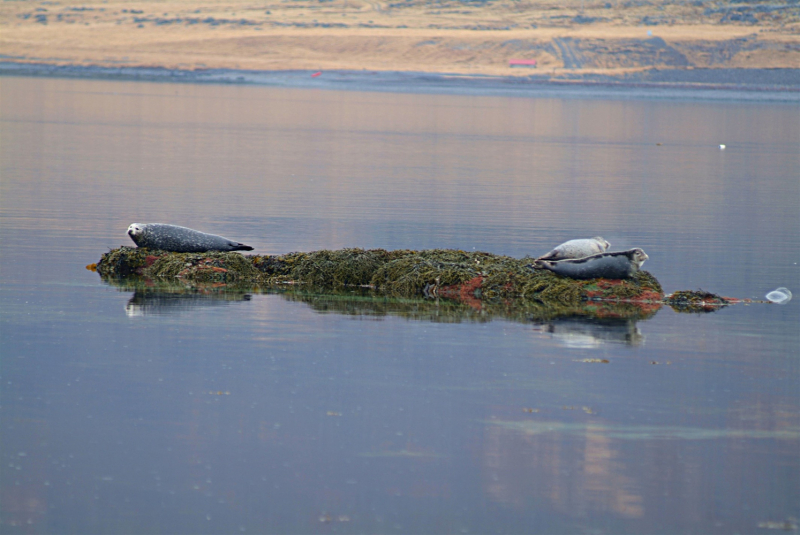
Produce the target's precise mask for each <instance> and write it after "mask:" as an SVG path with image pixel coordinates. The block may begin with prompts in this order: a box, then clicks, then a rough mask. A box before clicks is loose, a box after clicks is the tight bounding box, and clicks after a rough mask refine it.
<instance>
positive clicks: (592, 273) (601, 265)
mask: <svg viewBox="0 0 800 535" xmlns="http://www.w3.org/2000/svg"><path fill="white" fill-rule="evenodd" d="M648 258H650V257H649V256H647V253H645V252H644V251H643V250H641V249H638V248H637V249H630V250H629V251H620V252H616V253H601V254H596V255H592V256H587V257H586V258H579V259H577V260H560V261H557V262H553V261H550V260H537V261H536V262H534V268H536V269H547V270H550V271H552V272H553V273H556V274H557V275H563V276H564V277H569V278H571V279H582V280H585V279H629V278H631V277H633V275H634V274H636V272H637V271H639V268H640V267H642V264H644V261H645V260H647V259H648Z"/></svg>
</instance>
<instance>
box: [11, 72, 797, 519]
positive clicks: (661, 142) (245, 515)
mask: <svg viewBox="0 0 800 535" xmlns="http://www.w3.org/2000/svg"><path fill="white" fill-rule="evenodd" d="M0 88H1V89H2V91H0V178H1V179H2V182H0V218H2V219H0V244H1V246H2V255H0V270H2V271H1V274H2V278H1V279H0V343H1V344H2V345H0V350H1V351H2V361H0V365H1V368H0V385H2V387H1V390H0V399H1V400H2V408H1V409H0V461H2V463H0V503H1V504H2V505H1V507H2V512H1V515H0V522H2V524H0V525H1V526H2V529H0V531H2V532H3V533H241V532H244V533H316V532H324V533H327V532H337V533H350V532H354V533H379V532H380V533H385V532H388V533H522V532H546V533H581V532H589V533H675V532H687V533H755V532H761V531H763V530H764V529H766V528H767V527H769V526H776V525H788V526H790V527H791V525H793V524H796V523H797V520H796V519H797V518H798V517H800V507H799V506H798V504H799V503H800V453H798V452H799V451H800V391H799V390H798V388H797V384H798V379H800V373H799V372H800V366H799V361H798V359H799V358H800V352H799V351H798V347H800V334H798V329H797V326H798V324H800V312H798V310H800V309H799V308H798V306H797V301H796V300H795V301H790V302H789V303H788V304H786V305H783V306H778V305H750V306H744V305H739V306H735V307H729V308H726V309H723V310H720V311H718V312H715V313H712V314H705V315H689V314H677V313H675V312H673V311H672V310H670V309H662V310H660V311H659V312H658V313H657V314H655V315H654V316H653V317H651V318H649V319H646V320H643V321H638V322H623V323H620V322H616V323H613V322H612V323H603V322H586V321H580V320H575V319H570V318H562V319H559V320H556V321H551V322H544V323H542V322H534V321H529V320H526V318H525V316H524V315H522V316H516V317H512V316H508V315H503V314H494V313H492V311H491V310H483V311H481V310H475V309H470V308H469V307H466V308H464V307H460V308H459V307H454V306H452V305H451V304H448V303H445V302H441V303H438V304H437V303H435V302H414V301H411V302H408V301H403V302H397V301H391V300H381V299H377V300H376V299H370V298H367V297H362V296H359V295H353V296H350V297H347V296H338V297H336V296H333V297H330V296H328V297H326V296H317V295H313V294H304V293H302V292H300V293H298V292H278V293H264V292H258V291H253V292H247V293H228V294H225V293H224V292H212V293H210V294H186V293H182V294H181V293H174V292H173V293H165V292H163V291H160V290H158V288H155V289H152V288H151V289H150V290H149V291H148V290H147V289H146V288H140V289H138V290H136V291H134V289H132V288H128V287H125V286H122V287H118V286H114V285H109V284H106V283H103V282H102V281H101V280H100V279H99V277H98V276H97V275H96V274H94V273H91V272H89V271H87V270H85V269H84V266H85V265H86V264H89V263H91V262H96V261H97V260H98V259H99V256H100V255H101V254H102V253H103V252H105V251H107V250H108V249H109V248H112V247H117V246H119V245H123V244H125V245H130V243H129V240H128V238H127V237H126V236H125V229H126V228H127V226H128V225H129V224H130V223H131V222H134V221H138V222H155V221H160V222H170V223H175V224H181V225H185V226H189V227H193V228H198V229H202V230H205V231H208V232H213V233H217V234H222V235H225V236H228V237H231V238H235V239H236V240H239V241H242V242H244V243H248V244H250V245H252V246H254V247H255V248H256V252H258V253H262V254H264V253H286V252H290V251H309V250H317V249H322V248H329V249H334V248H341V247H363V248H373V247H381V248H386V249H397V248H411V249H423V248H433V247H442V248H460V249H467V250H472V249H473V248H474V249H476V250H485V251H489V252H493V253H498V254H507V255H512V256H517V257H522V256H525V255H534V256H535V255H537V254H542V253H544V252H546V251H547V250H549V249H550V248H552V246H554V245H556V244H558V243H560V242H562V241H564V240H566V239H570V238H574V237H590V236H594V235H602V236H603V237H605V238H606V239H608V240H609V241H610V242H611V243H612V249H613V250H622V249H626V248H629V247H634V246H636V247H642V248H643V249H644V250H645V251H647V253H648V255H649V256H650V260H648V262H647V264H645V268H646V269H648V270H649V271H650V272H651V273H653V274H654V275H655V276H656V277H657V278H658V279H659V280H660V281H661V283H662V285H663V286H664V288H665V290H666V291H668V292H669V291H674V290H680V289H696V288H702V289H704V290H709V291H713V292H716V293H719V294H723V295H729V296H734V297H750V298H762V297H763V296H764V295H765V294H766V293H767V292H769V291H770V290H773V289H775V288H777V287H779V286H785V287H787V288H789V289H790V290H793V291H794V292H795V295H797V294H798V291H800V290H799V289H800V284H798V283H800V274H799V272H798V262H800V239H798V235H799V231H800V180H798V169H800V150H798V149H799V148H800V121H798V120H797V118H798V109H797V107H796V105H791V104H775V103H741V102H738V103H721V102H715V103H701V102H689V101H672V100H669V101H668V100H665V101H657V100H655V101H653V100H647V101H644V100H599V99H591V100H589V99H587V100H582V99H576V98H571V99H557V98H539V99H537V98H510V97H506V98H503V97H490V96H486V97H481V96H463V95H460V96H459V95H449V96H448V95H420V94H401V93H359V92H336V91H316V90H306V89H281V88H268V87H247V86H214V85H182V84H181V85H176V84H168V83H158V84H152V83H133V82H110V81H96V80H95V81H79V80H55V79H39V78H37V79H33V78H21V77H20V78H15V77H4V78H0ZM720 144H725V145H726V148H725V150H720V148H719V145H720ZM157 290H158V291H157ZM604 360H605V361H608V362H607V363H604V362H602V361H604ZM787 522H788V524H780V523H787Z"/></svg>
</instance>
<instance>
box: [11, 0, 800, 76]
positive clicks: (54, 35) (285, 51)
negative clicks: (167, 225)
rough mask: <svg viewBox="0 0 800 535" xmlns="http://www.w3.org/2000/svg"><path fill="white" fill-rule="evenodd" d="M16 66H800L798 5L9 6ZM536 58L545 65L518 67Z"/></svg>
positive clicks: (496, 71)
mask: <svg viewBox="0 0 800 535" xmlns="http://www.w3.org/2000/svg"><path fill="white" fill-rule="evenodd" d="M0 50H2V54H3V55H4V56H6V57H5V58H4V59H5V60H6V61H14V62H42V63H50V64H61V65H64V64H74V65H97V66H106V67H114V66H160V67H166V68H172V69H187V70H192V69H199V68H231V69H253V70H287V69H301V70H303V69H314V70H316V69H320V70H330V69H337V70H338V69H347V70H361V69H366V70H387V71H418V72H451V73H464V74H491V75H529V74H532V73H545V74H548V75H552V76H558V75H560V74H565V73H570V74H574V73H578V74H580V73H608V74H619V73H625V72H632V71H637V70H642V69H647V68H651V67H659V68H665V69H671V68H675V69H692V68H708V67H710V68H800V5H798V4H797V3H792V2H788V1H785V0H777V1H776V2H774V3H771V4H769V5H766V4H763V3H759V2H748V1H743V2H737V3H735V4H733V3H730V2H713V1H698V2H678V3H676V2H670V1H659V0H653V1H646V0H628V1H620V0H609V1H592V0H564V1H560V2H548V1H526V0H520V1H512V0H498V1H491V0H487V1H483V0H472V1H466V0H462V1H450V0H442V1H436V2H434V1H418V0H409V1H399V2H379V1H370V0H330V1H324V0H286V1H279V2H274V1H272V2H266V3H249V2H245V1H237V0H227V1H219V0H217V1H214V0H211V1H205V2H202V1H198V0H185V1H178V0H170V1H166V2H164V1H156V0H135V1H124V2H123V1H121V0H87V1H86V2H74V1H71V0H67V1H64V2H60V1H33V2H29V1H6V2H2V4H0ZM509 59H535V60H537V62H538V65H539V66H538V68H537V69H521V68H510V67H509V65H508V61H509Z"/></svg>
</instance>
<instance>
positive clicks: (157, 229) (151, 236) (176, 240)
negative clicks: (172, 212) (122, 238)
mask: <svg viewBox="0 0 800 535" xmlns="http://www.w3.org/2000/svg"><path fill="white" fill-rule="evenodd" d="M128 236H130V237H131V239H132V240H133V243H135V244H136V245H137V247H146V248H148V249H161V250H162V251H170V252H173V253H205V252H207V251H225V252H228V251H252V250H253V248H252V247H250V246H249V245H245V244H243V243H239V242H236V241H233V240H229V239H228V238H223V237H222V236H217V235H216V234H206V233H205V232H200V231H199V230H193V229H190V228H186V227H179V226H177V225H167V224H164V223H133V224H131V226H129V227H128Z"/></svg>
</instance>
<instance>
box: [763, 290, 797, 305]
mask: <svg viewBox="0 0 800 535" xmlns="http://www.w3.org/2000/svg"><path fill="white" fill-rule="evenodd" d="M767 299H769V300H770V301H772V302H773V303H777V304H779V305H785V304H786V303H788V302H789V301H791V300H792V292H790V291H789V290H788V289H787V288H778V289H777V290H772V291H771V292H770V293H768V294H767Z"/></svg>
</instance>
